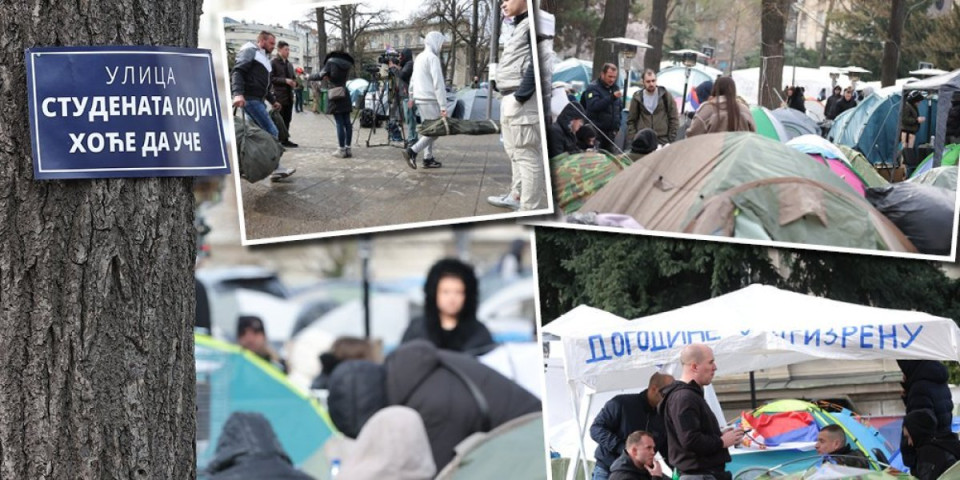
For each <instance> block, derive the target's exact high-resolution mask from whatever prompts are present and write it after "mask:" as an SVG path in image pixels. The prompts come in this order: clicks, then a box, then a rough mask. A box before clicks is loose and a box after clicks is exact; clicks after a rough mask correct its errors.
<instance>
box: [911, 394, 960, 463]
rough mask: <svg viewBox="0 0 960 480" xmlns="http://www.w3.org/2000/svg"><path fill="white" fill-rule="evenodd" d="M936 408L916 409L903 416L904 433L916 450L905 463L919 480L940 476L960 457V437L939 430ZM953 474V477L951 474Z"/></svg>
mask: <svg viewBox="0 0 960 480" xmlns="http://www.w3.org/2000/svg"><path fill="white" fill-rule="evenodd" d="M936 425H937V421H936V419H935V418H934V415H933V411H932V410H927V409H923V410H914V411H912V412H910V413H908V414H907V416H905V417H903V436H904V437H905V438H906V439H907V442H908V443H909V445H910V446H911V447H913V449H914V450H915V452H916V456H915V458H914V459H913V460H912V461H910V462H907V461H906V460H905V461H904V465H906V466H908V467H910V475H913V476H914V477H916V478H918V479H919V480H936V479H937V478H940V476H941V475H942V474H943V472H945V471H947V469H949V468H950V467H952V466H953V465H954V464H955V463H957V461H958V460H960V440H958V439H957V435H956V434H955V433H952V432H951V433H947V434H938V433H937V432H936ZM951 478H953V477H951Z"/></svg>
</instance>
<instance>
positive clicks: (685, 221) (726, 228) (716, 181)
mask: <svg viewBox="0 0 960 480" xmlns="http://www.w3.org/2000/svg"><path fill="white" fill-rule="evenodd" d="M580 211H582V212H598V213H620V214H626V215H629V216H631V217H633V218H634V219H635V220H636V221H637V222H638V223H640V224H641V225H643V226H645V227H646V228H649V229H651V230H659V231H669V232H683V233H692V234H703V235H718V236H728V237H737V238H752V239H762V240H773V241H780V242H796V243H806V244H817V245H832V246H844V247H851V248H865V249H871V250H874V249H880V250H893V251H906V252H915V251H916V249H915V248H914V247H913V245H911V244H910V242H909V241H908V240H907V239H906V237H904V236H903V234H902V233H901V232H900V231H899V230H898V229H897V228H896V227H895V226H893V224H892V223H890V221H889V220H887V219H886V218H885V217H884V216H883V215H881V214H880V213H879V212H877V211H876V210H875V209H874V208H873V207H872V206H871V205H870V204H869V203H867V201H866V200H864V199H863V197H862V196H861V195H860V194H858V193H857V192H856V191H855V190H853V189H852V188H851V187H850V186H849V185H847V183H846V182H844V181H843V179H841V178H840V177H838V176H837V175H835V174H834V173H833V172H831V171H830V169H829V168H827V167H826V166H824V165H822V164H819V163H817V162H815V161H811V159H810V158H809V157H808V156H807V155H805V154H803V153H801V152H798V151H796V150H794V149H793V148H791V147H788V146H786V145H784V144H782V143H779V142H775V141H772V140H770V139H766V138H763V137H761V136H760V135H757V134H755V133H751V132H732V133H711V134H706V135H698V136H696V137H693V138H688V139H686V140H682V141H680V142H677V143H674V144H672V145H671V146H670V147H669V148H665V149H661V150H658V151H656V152H654V153H651V154H650V155H647V156H646V157H644V158H642V159H640V160H637V161H636V162H635V163H633V164H632V165H631V166H629V167H627V169H626V170H624V171H623V172H621V173H620V174H618V175H617V176H615V177H614V178H613V180H611V181H610V182H609V183H607V184H606V186H604V187H603V188H601V189H600V191H598V192H596V193H595V194H594V195H593V196H592V197H591V198H590V199H589V200H587V202H586V203H585V204H584V205H583V207H581V208H580Z"/></svg>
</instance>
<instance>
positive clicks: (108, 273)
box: [0, 0, 202, 480]
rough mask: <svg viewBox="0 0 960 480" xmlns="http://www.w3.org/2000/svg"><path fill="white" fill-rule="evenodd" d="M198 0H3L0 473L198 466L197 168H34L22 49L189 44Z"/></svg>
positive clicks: (182, 474) (54, 475) (148, 472)
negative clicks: (189, 171)
mask: <svg viewBox="0 0 960 480" xmlns="http://www.w3.org/2000/svg"><path fill="white" fill-rule="evenodd" d="M201 4H202V2H201V1H199V0H156V1H151V2H142V1H134V0H99V1H87V2H55V3H54V2H3V4H2V5H0V38H2V42H0V44H2V45H3V46H2V47H0V55H2V57H0V99H2V103H3V106H4V108H2V109H0V191H2V192H3V194H2V195H0V212H2V214H0V215H2V218H3V221H2V222H0V239H2V240H0V292H2V293H0V304H2V310H3V314H2V315H0V478H3V479H8V478H9V479H28V478H29V479H60V478H69V479H74V478H82V479H135V480H144V479H177V480H180V479H189V478H194V477H195V476H196V466H195V452H194V450H195V434H196V418H195V412H196V407H195V388H196V376H195V369H194V354H193V322H194V316H195V311H194V279H193V270H194V262H195V255H196V244H195V238H194V231H193V216H194V213H193V209H194V202H193V194H192V191H191V187H192V184H193V181H192V179H190V178H143V179H102V180H68V181H42V182H41V181H34V180H33V174H32V171H33V168H32V160H31V137H30V131H29V123H28V121H27V118H28V110H27V92H26V85H27V83H26V71H25V65H24V63H25V59H24V49H25V48H29V47H34V46H57V45H172V46H183V47H195V46H196V45H197V29H198V24H199V19H200V14H201ZM41 74H42V72H41ZM77 87H78V89H81V90H82V89H83V86H82V85H78V86H77Z"/></svg>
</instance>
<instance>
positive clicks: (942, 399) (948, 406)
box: [897, 360, 953, 465]
mask: <svg viewBox="0 0 960 480" xmlns="http://www.w3.org/2000/svg"><path fill="white" fill-rule="evenodd" d="M897 365H899V366H900V371H902V372H903V382H902V383H901V385H902V386H903V394H902V396H903V404H904V406H905V407H906V413H908V414H909V413H911V412H914V411H917V410H923V409H929V410H930V411H932V412H933V415H934V418H936V420H937V424H936V433H937V434H938V435H942V434H948V433H950V431H951V428H950V427H951V423H952V422H953V398H952V397H951V395H950V387H948V386H947V378H948V377H949V375H948V373H947V367H946V366H945V365H944V364H942V363H940V362H937V361H935V360H897ZM900 452H901V454H902V456H903V462H904V464H905V465H906V464H908V462H912V461H913V458H914V449H913V448H912V447H910V445H909V444H908V443H907V438H906V437H905V436H904V437H901V439H900Z"/></svg>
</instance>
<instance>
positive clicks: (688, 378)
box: [657, 344, 743, 480]
mask: <svg viewBox="0 0 960 480" xmlns="http://www.w3.org/2000/svg"><path fill="white" fill-rule="evenodd" d="M680 363H682V364H683V375H682V376H681V377H680V379H679V380H677V381H675V382H673V383H671V384H670V385H667V386H666V387H663V400H662V401H661V402H660V406H659V407H658V408H657V410H658V411H659V413H660V415H662V416H663V421H664V426H665V427H666V430H667V445H668V447H669V453H670V455H669V457H670V458H669V463H670V464H671V465H673V467H674V469H675V470H679V471H680V480H684V477H688V478H689V477H691V476H692V477H694V478H698V479H704V480H707V479H711V478H712V479H715V480H724V479H729V478H731V476H730V473H728V472H727V471H726V464H727V462H729V461H730V452H729V451H728V450H727V449H728V448H730V447H731V446H733V445H735V444H737V443H739V442H740V441H741V440H742V439H743V430H742V429H740V428H735V429H731V430H727V431H726V432H723V433H721V432H720V425H719V423H718V422H717V417H716V416H714V414H713V411H712V410H710V406H709V405H707V401H706V400H705V399H704V398H703V387H704V386H706V385H710V382H712V381H713V375H714V374H715V373H716V371H717V365H716V363H715V361H714V357H713V350H711V349H710V347H708V346H706V345H703V344H692V345H687V346H686V347H684V349H683V351H681V352H680Z"/></svg>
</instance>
